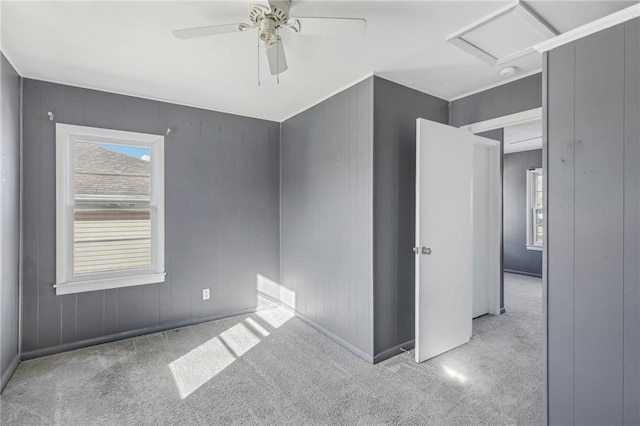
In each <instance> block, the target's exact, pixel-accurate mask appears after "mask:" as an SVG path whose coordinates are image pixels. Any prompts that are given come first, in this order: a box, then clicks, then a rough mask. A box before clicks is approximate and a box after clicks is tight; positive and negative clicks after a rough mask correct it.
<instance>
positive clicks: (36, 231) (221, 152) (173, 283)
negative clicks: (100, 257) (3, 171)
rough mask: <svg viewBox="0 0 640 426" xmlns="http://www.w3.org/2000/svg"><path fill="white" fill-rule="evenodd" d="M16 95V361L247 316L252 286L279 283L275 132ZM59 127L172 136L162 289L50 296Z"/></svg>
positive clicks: (230, 121) (147, 105) (153, 108)
mask: <svg viewBox="0 0 640 426" xmlns="http://www.w3.org/2000/svg"><path fill="white" fill-rule="evenodd" d="M23 90H24V98H23V102H24V110H23V114H24V137H23V144H24V148H23V156H24V160H23V167H24V170H23V171H24V173H23V176H24V181H23V185H24V200H23V204H24V216H23V220H24V251H23V255H24V271H23V273H24V278H23V280H24V283H23V310H24V315H23V318H24V323H23V351H24V352H26V353H25V354H23V356H26V357H29V356H35V355H41V354H43V353H48V352H54V351H57V350H61V349H65V348H69V347H73V346H74V345H81V344H83V343H82V342H84V343H88V342H95V339H101V338H105V336H114V335H115V336H123V335H127V333H128V334H131V333H137V332H144V331H150V330H154V329H157V328H163V327H164V328H167V327H171V326H174V325H176V324H181V323H185V322H196V321H198V320H202V319H206V318H213V317H221V316H227V315H232V314H235V313H239V312H245V311H248V310H252V309H254V308H255V306H256V294H257V290H256V285H257V276H258V275H262V276H264V277H266V278H268V279H270V280H273V281H276V282H277V281H278V280H279V278H280V277H279V256H278V253H279V158H280V157H279V124H278V123H274V122H268V121H261V120H256V119H250V118H245V117H241V116H235V115H229V114H223V113H218V112H212V111H206V110H201V109H195V108H189V107H184V106H178V105H172V104H167V103H161V102H155V101H150V100H144V99H140V98H134V97H129V96H120V95H115V94H109V93H104V92H98V91H94V90H86V89H80V88H75V87H70V86H63V85H58V84H51V83H44V82H40V81H35V80H29V79H25V81H24V89H23ZM48 111H51V112H53V113H54V115H55V122H54V121H49V119H48V117H47V112H48ZM56 122H59V123H69V124H76V125H85V126H92V127H101V128H108V129H118V130H126V131H136V132H145V133H155V134H164V133H165V131H166V129H167V128H171V133H170V135H169V136H167V137H166V138H165V221H166V225H165V258H166V270H167V273H168V275H167V277H166V282H164V283H161V284H153V285H144V286H136V287H127V288H121V289H113V290H106V291H93V292H87V293H79V294H73V295H66V296H56V294H55V290H54V288H53V284H54V282H55V277H56V274H55V267H56V244H55V239H56V235H55V223H56V222H55V218H56V212H55V206H56V204H55V196H56V190H55V189H56V188H55V155H54V154H55V153H54V147H55V145H54V142H55V123H56ZM205 287H209V288H210V289H211V294H212V297H211V299H210V300H208V301H203V300H202V289H203V288H205ZM91 339H94V340H91ZM78 342H80V343H78Z"/></svg>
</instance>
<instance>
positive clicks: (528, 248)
mask: <svg viewBox="0 0 640 426" xmlns="http://www.w3.org/2000/svg"><path fill="white" fill-rule="evenodd" d="M527 250H533V251H542V246H531V245H529V244H527Z"/></svg>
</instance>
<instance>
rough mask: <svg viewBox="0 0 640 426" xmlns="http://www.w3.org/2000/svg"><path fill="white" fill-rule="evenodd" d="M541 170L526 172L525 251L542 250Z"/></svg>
mask: <svg viewBox="0 0 640 426" xmlns="http://www.w3.org/2000/svg"><path fill="white" fill-rule="evenodd" d="M543 185H544V184H543V178H542V169H531V170H527V249H529V250H542V241H543V236H544V225H543V223H544V221H543V218H544V210H543V208H544V205H543V202H544V186H543Z"/></svg>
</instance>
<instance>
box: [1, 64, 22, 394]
mask: <svg viewBox="0 0 640 426" xmlns="http://www.w3.org/2000/svg"><path fill="white" fill-rule="evenodd" d="M0 84H1V85H2V86H1V87H0V93H1V96H0V161H1V162H2V163H1V165H0V185H1V188H0V197H1V199H0V226H1V227H2V229H1V231H0V244H1V247H0V325H1V326H0V377H1V380H0V391H1V390H2V388H4V385H6V384H7V381H8V380H9V378H10V377H11V375H12V374H13V371H14V370H15V368H16V367H17V365H18V362H19V355H20V354H19V353H20V350H19V347H18V346H19V337H18V318H19V306H18V304H19V291H20V290H19V279H18V277H19V273H18V272H19V263H20V77H19V76H18V73H17V72H16V71H15V70H14V69H13V67H12V66H11V64H9V62H8V61H7V59H6V58H5V57H4V55H2V54H1V53H0Z"/></svg>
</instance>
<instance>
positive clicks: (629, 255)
mask: <svg viewBox="0 0 640 426" xmlns="http://www.w3.org/2000/svg"><path fill="white" fill-rule="evenodd" d="M624 74H625V83H624V92H625V118H624V123H625V127H624V136H625V139H624V354H623V358H624V389H623V390H624V400H623V424H625V425H637V424H640V403H639V401H640V262H638V259H640V119H639V118H640V20H638V19H636V20H635V21H631V22H628V23H627V24H626V25H625V71H624Z"/></svg>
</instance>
